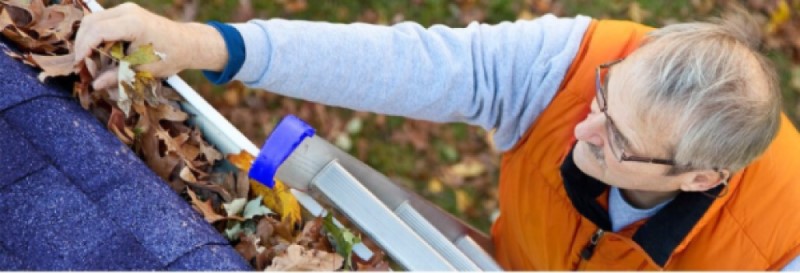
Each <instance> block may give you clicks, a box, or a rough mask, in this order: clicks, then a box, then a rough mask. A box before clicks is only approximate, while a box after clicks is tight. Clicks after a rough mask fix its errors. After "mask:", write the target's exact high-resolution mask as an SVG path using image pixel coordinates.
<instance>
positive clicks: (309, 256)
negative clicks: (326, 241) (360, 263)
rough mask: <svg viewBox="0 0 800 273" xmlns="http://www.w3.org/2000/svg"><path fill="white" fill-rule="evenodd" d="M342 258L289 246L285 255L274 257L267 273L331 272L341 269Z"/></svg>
mask: <svg viewBox="0 0 800 273" xmlns="http://www.w3.org/2000/svg"><path fill="white" fill-rule="evenodd" d="M343 262H344V258H342V256H339V254H336V253H328V252H324V251H319V250H306V249H304V248H303V247H302V246H299V245H290V246H289V248H287V249H286V253H284V254H281V255H279V256H278V257H275V259H273V260H272V265H270V266H269V267H267V269H266V270H267V271H311V270H315V271H333V270H337V269H339V268H341V267H342V263H343Z"/></svg>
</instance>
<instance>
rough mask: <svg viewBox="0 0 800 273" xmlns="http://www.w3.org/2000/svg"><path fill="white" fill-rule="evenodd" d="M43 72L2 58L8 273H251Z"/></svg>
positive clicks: (1, 194)
mask: <svg viewBox="0 0 800 273" xmlns="http://www.w3.org/2000/svg"><path fill="white" fill-rule="evenodd" d="M3 43H4V41H3V40H2V39H0V49H4V45H3ZM36 74H37V72H36V71H34V70H33V69H32V68H30V67H27V66H25V65H24V64H22V63H20V62H17V61H15V60H13V59H11V58H9V57H8V56H6V55H5V54H0V212H3V213H4V215H2V217H3V221H0V270H15V269H29V270H167V269H181V270H212V269H216V270H250V267H249V265H248V264H247V262H246V261H244V260H243V259H242V258H241V256H239V255H238V253H236V251H235V250H233V248H231V247H230V245H228V243H227V240H225V239H224V238H222V236H220V235H219V234H218V233H217V232H216V230H214V229H213V228H212V227H211V226H210V225H208V224H207V223H206V222H205V221H204V220H203V218H202V217H201V216H200V215H199V214H197V213H196V212H195V211H194V210H193V209H192V208H191V207H190V206H189V205H188V204H187V202H186V201H185V200H183V199H181V198H180V197H179V196H178V195H176V194H175V193H174V192H172V190H171V189H170V188H169V187H168V186H167V185H166V183H164V182H163V181H161V179H160V178H159V177H158V176H156V175H155V174H154V173H153V172H152V171H151V170H150V169H148V168H147V167H146V166H145V165H144V164H143V162H142V161H141V160H139V159H138V158H137V157H136V156H135V155H134V154H133V153H132V152H131V151H130V149H128V148H127V147H126V146H125V145H124V144H122V143H121V142H120V141H118V140H117V139H116V138H115V137H114V136H113V135H112V134H111V133H110V132H108V130H106V128H105V126H104V125H103V124H101V123H99V122H98V121H97V120H96V119H95V118H94V117H93V116H92V115H91V114H89V113H88V112H87V111H85V110H83V109H82V108H81V107H80V105H78V103H77V101H76V100H74V99H72V98H71V95H70V93H71V90H69V88H61V87H60V85H63V83H61V84H59V82H51V81H48V84H47V85H44V84H41V83H40V82H39V81H38V80H37V79H36Z"/></svg>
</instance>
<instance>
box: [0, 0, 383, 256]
mask: <svg viewBox="0 0 800 273" xmlns="http://www.w3.org/2000/svg"><path fill="white" fill-rule="evenodd" d="M89 13H90V11H89V9H88V8H87V7H86V6H85V5H84V4H83V3H82V2H80V1H78V0H62V1H60V2H59V3H45V2H44V0H0V30H1V31H2V34H3V35H4V36H5V37H6V38H8V39H9V40H11V41H12V42H14V43H15V44H16V46H17V47H18V48H19V49H20V51H21V52H22V53H17V52H11V51H8V52H5V53H6V54H8V55H10V56H12V57H14V58H15V59H18V60H20V61H22V62H24V63H26V64H28V65H31V66H34V67H38V68H40V69H42V72H41V73H40V74H39V77H38V78H39V80H40V81H42V82H44V81H46V80H47V79H49V78H52V77H64V78H67V79H70V80H74V84H73V88H72V91H73V94H74V96H75V97H77V99H78V101H79V102H80V104H81V106H82V107H83V108H84V109H86V110H88V111H90V112H91V113H92V114H94V116H95V117H97V118H98V119H99V120H100V121H101V122H103V123H105V124H106V125H107V127H108V129H109V130H110V131H111V132H112V133H113V134H114V135H116V137H117V138H118V139H120V140H121V141H122V142H123V143H125V144H126V145H128V146H129V147H130V148H131V149H132V150H133V151H135V153H136V154H137V155H138V156H139V157H140V158H141V159H142V160H143V161H144V162H145V163H146V164H147V165H148V166H149V167H150V168H151V169H152V170H153V171H154V172H155V173H156V174H157V175H158V176H160V177H161V178H162V179H163V180H164V181H166V183H168V185H169V186H170V187H171V188H172V189H173V190H174V191H175V192H176V193H178V194H181V195H183V196H185V197H186V198H187V200H188V201H190V202H191V203H192V206H193V207H194V208H195V209H196V210H197V211H198V212H200V213H201V214H202V215H203V217H204V218H205V220H206V221H207V222H208V223H210V224H212V225H214V226H215V227H216V228H217V229H218V230H219V231H220V232H222V233H224V235H225V236H226V237H227V238H228V239H229V240H230V241H231V243H232V244H234V245H235V249H236V250H237V251H238V252H239V253H240V254H242V256H243V257H244V258H245V259H246V260H247V261H249V262H250V263H251V265H253V267H254V268H255V269H256V270H263V269H272V270H329V271H330V270H337V269H342V268H345V269H359V270H382V269H388V266H387V264H386V262H385V259H384V255H383V252H382V251H381V250H379V249H377V247H375V246H374V244H370V245H371V246H372V247H371V249H372V251H373V253H375V255H373V256H372V259H369V260H362V259H360V258H359V257H352V255H351V252H352V245H353V244H355V243H358V242H359V240H354V239H353V238H359V236H357V235H355V234H353V233H352V232H350V231H349V230H347V229H346V228H338V227H337V226H336V225H333V224H332V220H331V219H332V218H331V217H328V218H325V219H323V218H321V217H316V218H314V219H312V220H310V221H308V222H306V223H302V218H301V208H300V205H299V204H298V203H297V200H295V198H294V196H293V195H292V194H291V193H290V192H289V190H288V188H287V187H285V186H284V185H283V184H282V183H281V182H280V181H276V186H275V188H274V189H268V188H266V187H264V186H262V185H261V184H259V183H257V182H255V181H251V180H250V179H249V178H248V177H247V170H249V167H250V164H251V162H252V155H248V154H246V153H242V154H238V155H229V158H230V161H231V162H233V163H234V165H236V166H237V167H238V168H239V170H238V171H236V172H212V169H213V168H214V166H215V165H216V164H219V163H220V162H222V160H223V159H224V158H223V155H222V154H221V153H220V152H219V151H218V150H217V149H215V148H214V147H213V146H212V145H210V144H209V143H208V142H207V141H206V140H205V139H204V138H203V134H202V133H201V131H200V130H199V129H198V128H196V127H193V126H191V125H189V123H187V121H188V119H189V115H188V114H187V113H185V112H184V111H183V110H181V108H180V105H179V102H180V101H181V100H182V98H181V97H180V95H178V94H177V93H176V92H175V91H174V90H173V89H171V88H169V87H167V86H165V85H164V84H163V83H162V79H157V78H154V77H153V76H152V75H151V74H149V73H147V72H145V71H136V67H137V66H139V65H143V64H148V63H153V62H157V61H160V60H161V59H162V57H163V56H160V53H158V52H156V51H155V50H154V49H153V47H152V45H144V46H142V47H139V48H135V49H134V48H126V47H127V46H126V44H125V43H119V42H118V43H104V44H102V45H101V46H100V47H99V48H96V49H94V50H93V52H92V54H91V55H90V56H89V57H87V58H85V59H84V60H81V61H80V62H79V63H78V64H77V65H74V52H73V45H72V41H73V40H74V38H75V37H74V36H75V33H76V31H77V29H78V27H79V26H80V21H81V19H82V18H83V16H84V15H85V14H89ZM126 53H127V54H126ZM108 71H116V72H112V73H117V75H118V81H119V82H118V85H117V86H113V87H109V88H106V89H102V90H95V89H94V88H93V87H92V85H91V83H92V81H93V80H94V79H95V78H96V77H98V76H100V75H102V74H103V73H106V72H108ZM222 212H224V213H222ZM311 218H313V217H311ZM325 223H329V224H325ZM353 261H355V263H353Z"/></svg>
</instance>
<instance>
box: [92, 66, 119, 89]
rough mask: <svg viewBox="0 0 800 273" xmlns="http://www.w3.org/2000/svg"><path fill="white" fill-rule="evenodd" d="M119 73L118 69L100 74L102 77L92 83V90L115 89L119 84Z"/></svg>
mask: <svg viewBox="0 0 800 273" xmlns="http://www.w3.org/2000/svg"><path fill="white" fill-rule="evenodd" d="M117 73H118V70H117V69H116V68H114V69H111V70H108V71H106V72H103V74H100V77H97V79H95V80H94V81H93V82H92V88H94V90H102V89H106V88H109V87H113V86H114V85H116V84H117Z"/></svg>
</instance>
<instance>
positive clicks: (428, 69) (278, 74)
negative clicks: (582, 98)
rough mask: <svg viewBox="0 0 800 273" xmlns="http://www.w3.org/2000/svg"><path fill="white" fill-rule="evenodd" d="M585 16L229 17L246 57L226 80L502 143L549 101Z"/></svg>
mask: <svg viewBox="0 0 800 273" xmlns="http://www.w3.org/2000/svg"><path fill="white" fill-rule="evenodd" d="M590 21H591V19H590V18H588V17H585V16H579V17H576V18H556V17H554V16H552V15H546V16H543V17H540V18H538V19H536V20H520V21H517V22H514V23H510V22H507V23H501V24H497V25H487V24H478V23H472V24H470V25H469V26H467V27H466V28H449V27H445V26H441V25H436V26H433V27H430V28H427V29H426V28H424V27H422V26H420V25H419V24H416V23H410V22H408V23H400V24H396V25H394V26H391V27H389V26H378V25H369V24H361V23H354V24H333V23H322V22H307V21H288V20H282V19H272V20H252V21H250V22H248V23H243V24H234V25H233V26H234V27H235V28H236V29H237V30H238V31H239V32H240V33H241V35H242V37H243V39H244V44H245V56H246V58H245V60H244V64H243V65H242V68H241V69H240V70H239V72H238V73H237V74H236V75H235V76H234V79H236V80H240V81H242V82H243V83H244V84H246V85H249V86H251V87H255V88H263V89H267V90H269V91H272V92H276V93H279V94H282V95H286V96H290V97H295V98H301V99H305V100H310V101H314V102H319V103H323V104H328V105H334V106H341V107H346V108H350V109H354V110H358V111H369V112H375V113H381V114H388V115H399V116H406V117H410V118H415V119H423V120H430V121H436V122H466V123H469V124H473V125H478V126H481V127H483V128H484V129H487V130H492V129H495V130H496V131H495V134H494V138H495V139H494V140H495V144H496V145H497V146H498V147H497V148H498V149H500V150H503V151H505V150H508V149H510V148H512V147H513V146H514V144H515V143H516V142H517V141H518V140H519V139H520V137H522V135H523V134H524V133H525V131H526V130H527V129H528V127H529V126H530V125H531V124H532V123H533V122H534V121H535V120H536V118H537V117H538V115H539V114H540V113H541V112H542V110H544V108H545V107H546V106H547V105H548V104H549V103H550V101H551V99H552V98H553V96H554V95H555V93H556V91H557V89H558V87H559V85H560V84H561V81H562V79H563V77H564V74H565V73H566V71H567V69H568V68H569V66H570V64H571V63H572V60H573V58H574V57H575V55H576V52H577V51H578V47H579V46H580V43H581V39H582V38H583V34H584V32H585V31H586V29H587V27H588V26H589V23H590Z"/></svg>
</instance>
